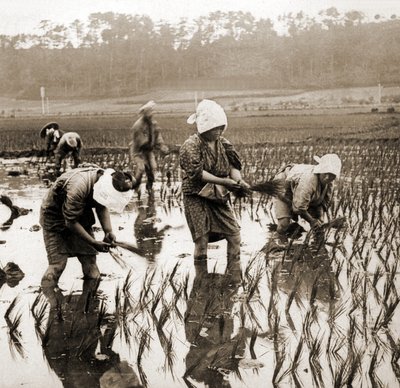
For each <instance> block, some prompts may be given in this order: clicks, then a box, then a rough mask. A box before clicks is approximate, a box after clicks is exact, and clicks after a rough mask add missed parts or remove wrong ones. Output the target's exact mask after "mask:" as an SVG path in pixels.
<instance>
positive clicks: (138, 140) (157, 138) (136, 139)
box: [132, 115, 164, 153]
mask: <svg viewBox="0 0 400 388" xmlns="http://www.w3.org/2000/svg"><path fill="white" fill-rule="evenodd" d="M132 135H133V139H132V140H133V142H132V151H133V153H140V152H149V151H153V150H160V149H161V146H162V145H164V139H163V138H162V136H161V133H160V128H159V127H158V125H157V122H156V121H154V120H152V118H150V117H148V116H145V115H143V116H141V117H140V118H139V119H137V120H136V121H135V123H134V124H133V126H132Z"/></svg>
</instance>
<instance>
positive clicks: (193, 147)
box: [179, 134, 241, 242]
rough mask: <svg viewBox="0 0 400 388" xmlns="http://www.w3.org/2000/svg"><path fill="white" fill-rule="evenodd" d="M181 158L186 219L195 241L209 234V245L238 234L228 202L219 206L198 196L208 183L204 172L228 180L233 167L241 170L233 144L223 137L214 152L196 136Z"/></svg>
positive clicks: (181, 153) (186, 145)
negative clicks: (203, 175) (203, 177)
mask: <svg viewBox="0 0 400 388" xmlns="http://www.w3.org/2000/svg"><path fill="white" fill-rule="evenodd" d="M179 158H180V166H181V168H182V175H183V176H182V192H183V204H184V207H185V216H186V220H187V223H188V226H189V229H190V232H191V233H192V238H193V241H196V240H197V239H198V238H199V237H201V236H204V235H205V234H207V233H208V234H209V241H210V242H212V241H218V240H221V239H224V238H225V236H226V235H233V234H237V233H239V231H240V227H239V225H238V223H237V221H236V219H235V216H234V214H233V210H232V208H231V206H230V205H229V203H226V204H218V203H216V202H213V201H210V200H208V199H205V198H203V197H200V196H199V195H198V193H199V192H200V191H201V189H202V188H203V187H204V185H205V184H206V183H205V182H203V181H202V172H203V170H204V171H207V172H209V173H211V174H213V175H215V176H217V177H221V178H225V177H228V176H229V173H230V170H231V168H232V167H233V168H236V169H238V170H240V169H241V163H240V160H239V156H238V154H237V153H236V151H235V149H234V147H233V146H232V144H231V143H230V142H229V141H228V140H226V139H225V138H223V137H221V138H220V139H218V140H217V149H216V152H215V153H214V152H213V151H212V150H211V149H210V148H209V147H208V145H207V143H206V142H205V141H204V140H203V139H202V138H201V137H200V136H199V135H198V134H195V135H192V136H190V137H189V139H187V140H186V141H185V143H184V144H183V145H182V147H181V149H180V152H179Z"/></svg>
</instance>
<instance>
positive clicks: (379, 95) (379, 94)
mask: <svg viewBox="0 0 400 388" xmlns="http://www.w3.org/2000/svg"><path fill="white" fill-rule="evenodd" d="M381 103H382V85H381V84H380V83H379V84H378V105H381Z"/></svg>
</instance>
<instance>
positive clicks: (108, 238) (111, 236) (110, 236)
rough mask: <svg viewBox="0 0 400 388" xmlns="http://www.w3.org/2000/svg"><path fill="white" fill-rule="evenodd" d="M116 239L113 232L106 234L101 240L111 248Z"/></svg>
mask: <svg viewBox="0 0 400 388" xmlns="http://www.w3.org/2000/svg"><path fill="white" fill-rule="evenodd" d="M116 239H117V238H116V237H115V234H114V233H113V232H107V233H106V234H105V236H104V238H103V242H105V243H107V244H110V245H111V246H113V244H114V242H115V240H116Z"/></svg>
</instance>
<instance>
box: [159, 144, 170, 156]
mask: <svg viewBox="0 0 400 388" xmlns="http://www.w3.org/2000/svg"><path fill="white" fill-rule="evenodd" d="M160 151H161V152H162V153H163V154H164V155H167V154H169V148H168V146H167V145H165V144H163V145H162V146H161V147H160Z"/></svg>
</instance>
